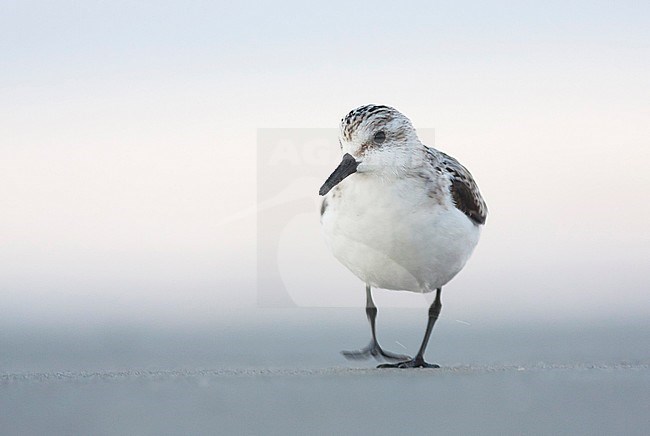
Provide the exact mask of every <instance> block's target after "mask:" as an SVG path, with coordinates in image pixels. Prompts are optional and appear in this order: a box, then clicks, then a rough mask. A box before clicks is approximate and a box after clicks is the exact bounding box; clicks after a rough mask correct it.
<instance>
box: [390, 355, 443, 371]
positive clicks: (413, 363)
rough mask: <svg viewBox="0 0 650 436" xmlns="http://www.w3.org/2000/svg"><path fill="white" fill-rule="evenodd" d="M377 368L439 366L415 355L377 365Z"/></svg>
mask: <svg viewBox="0 0 650 436" xmlns="http://www.w3.org/2000/svg"><path fill="white" fill-rule="evenodd" d="M377 368H440V365H437V364H435V363H427V362H425V361H424V358H423V357H421V356H416V357H415V358H413V359H409V360H406V361H404V362H397V363H384V364H381V365H377Z"/></svg>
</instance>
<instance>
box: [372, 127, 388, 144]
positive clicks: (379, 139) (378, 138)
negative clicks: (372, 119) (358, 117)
mask: <svg viewBox="0 0 650 436" xmlns="http://www.w3.org/2000/svg"><path fill="white" fill-rule="evenodd" d="M372 140H373V141H375V143H377V144H382V143H383V142H384V141H385V140H386V133H385V132H384V131H383V130H380V131H379V132H377V133H375V137H374V138H372Z"/></svg>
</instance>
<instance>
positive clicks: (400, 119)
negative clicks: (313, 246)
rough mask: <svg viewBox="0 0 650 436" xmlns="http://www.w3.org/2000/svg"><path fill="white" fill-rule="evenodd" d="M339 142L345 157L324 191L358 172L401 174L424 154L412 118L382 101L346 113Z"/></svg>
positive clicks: (322, 192)
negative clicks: (420, 153)
mask: <svg viewBox="0 0 650 436" xmlns="http://www.w3.org/2000/svg"><path fill="white" fill-rule="evenodd" d="M339 143H340V145H341V151H342V152H343V160H342V161H341V164H340V165H339V166H338V167H337V168H336V169H335V170H334V172H333V173H332V175H330V177H329V178H328V179H327V181H326V182H325V183H324V184H323V186H322V187H321V189H320V191H319V194H320V195H325V194H327V193H328V192H329V191H330V190H331V189H332V188H333V187H334V186H336V185H337V184H339V183H340V182H341V181H343V179H345V178H346V177H348V176H350V175H352V174H354V173H375V174H379V175H384V176H387V177H389V176H391V175H398V174H400V173H401V172H402V171H405V170H406V169H408V168H410V167H412V166H413V165H414V159H417V158H419V156H420V155H419V154H417V153H413V150H414V149H415V148H418V147H422V144H421V143H420V140H419V139H418V136H417V133H416V132H415V129H414V128H413V125H412V124H411V120H409V119H408V118H407V117H406V116H404V115H403V114H402V113H401V112H399V111H398V110H397V109H394V108H392V107H389V106H378V105H366V106H361V107H359V108H357V109H354V110H352V111H350V112H349V113H348V114H347V115H346V116H345V117H343V119H342V120H341V126H340V130H339Z"/></svg>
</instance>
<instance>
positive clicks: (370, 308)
mask: <svg viewBox="0 0 650 436" xmlns="http://www.w3.org/2000/svg"><path fill="white" fill-rule="evenodd" d="M366 316H367V317H368V322H369V323H370V331H371V332H372V340H371V341H370V344H368V346H366V347H365V348H363V349H361V350H358V351H341V354H343V355H344V356H345V358H346V359H352V360H362V359H368V358H369V357H370V356H372V357H374V358H375V359H377V360H379V359H381V358H382V357H383V358H384V359H386V360H405V359H410V357H409V356H405V355H403V354H394V353H390V352H388V351H384V350H383V349H382V348H381V347H380V346H379V342H377V333H376V330H375V320H376V319H377V306H375V302H374V301H372V292H371V290H370V285H366Z"/></svg>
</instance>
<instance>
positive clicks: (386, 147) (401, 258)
mask: <svg viewBox="0 0 650 436" xmlns="http://www.w3.org/2000/svg"><path fill="white" fill-rule="evenodd" d="M339 143H340V147H341V151H342V153H343V160H342V161H341V163H340V165H339V166H338V167H337V168H336V169H335V170H334V172H333V173H332V174H331V175H330V176H329V178H328V179H327V180H326V181H325V183H324V184H323V186H322V187H321V188H320V191H319V194H320V195H324V196H325V198H323V203H322V207H321V224H322V227H323V231H324V234H325V240H326V242H327V244H328V245H329V247H330V249H331V250H332V253H333V254H334V256H335V257H336V258H337V259H338V260H339V261H340V262H341V263H342V264H343V265H345V266H346V267H347V268H348V269H349V270H350V271H352V273H354V274H355V275H356V276H357V277H358V278H359V279H361V280H363V282H364V283H365V284H366V315H367V316H368V321H369V322H370V328H371V332H372V341H371V342H370V344H369V345H368V346H367V347H365V348H364V349H362V350H359V351H344V352H343V354H344V355H345V356H346V357H347V358H351V359H365V358H368V357H370V356H374V357H375V358H380V357H383V358H385V359H387V360H394V361H398V362H397V363H393V364H383V365H379V367H380V368H415V367H423V368H438V367H439V366H438V365H435V364H430V363H427V362H426V361H425V360H424V353H425V349H426V346H427V343H428V342H429V336H430V335H431V330H432V329H433V326H434V324H435V322H436V320H437V319H438V315H439V314H440V310H441V308H442V303H441V301H440V294H441V291H442V286H443V285H445V284H446V283H448V282H449V281H450V280H451V279H452V278H453V277H454V276H455V275H456V274H458V272H459V271H460V270H461V269H462V268H463V266H464V265H465V262H467V259H469V257H470V255H471V254H472V251H473V250H474V247H475V246H476V244H477V243H478V240H479V235H480V233H481V226H482V225H483V224H484V223H485V218H486V215H487V207H486V205H485V202H484V201H483V198H482V197H481V193H480V192H479V190H478V186H477V185H476V183H475V182H474V179H473V178H472V175H471V174H470V173H469V171H467V169H466V168H465V167H464V166H462V165H461V164H460V163H459V162H458V161H457V160H456V159H454V158H453V157H451V156H448V155H446V154H445V153H443V152H441V151H438V150H436V149H434V148H430V147H427V146H425V145H424V144H422V143H421V142H420V140H419V138H418V136H417V134H416V132H415V129H414V128H413V125H412V124H411V121H410V120H409V119H408V118H407V117H405V116H404V115H403V114H401V113H400V112H399V111H397V110H396V109H393V108H391V107H388V106H377V105H367V106H362V107H360V108H357V109H354V110H353V111H351V112H350V113H348V114H347V115H346V116H345V117H344V118H343V119H342V120H341V125H340V132H339ZM373 287H375V288H382V289H389V290H404V291H411V292H421V293H426V292H432V291H434V290H435V291H436V297H435V300H434V302H433V303H432V304H431V307H430V308H429V318H428V322H427V327H426V330H425V334H424V339H423V340H422V345H421V346H420V349H419V350H418V352H417V355H416V356H415V357H414V358H410V357H409V356H402V355H398V354H393V353H389V352H387V351H384V350H383V349H382V348H381V347H380V346H379V343H378V342H377V337H376V334H375V319H376V316H377V308H376V306H375V304H374V302H373V301H372V291H371V290H372V288H373Z"/></svg>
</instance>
